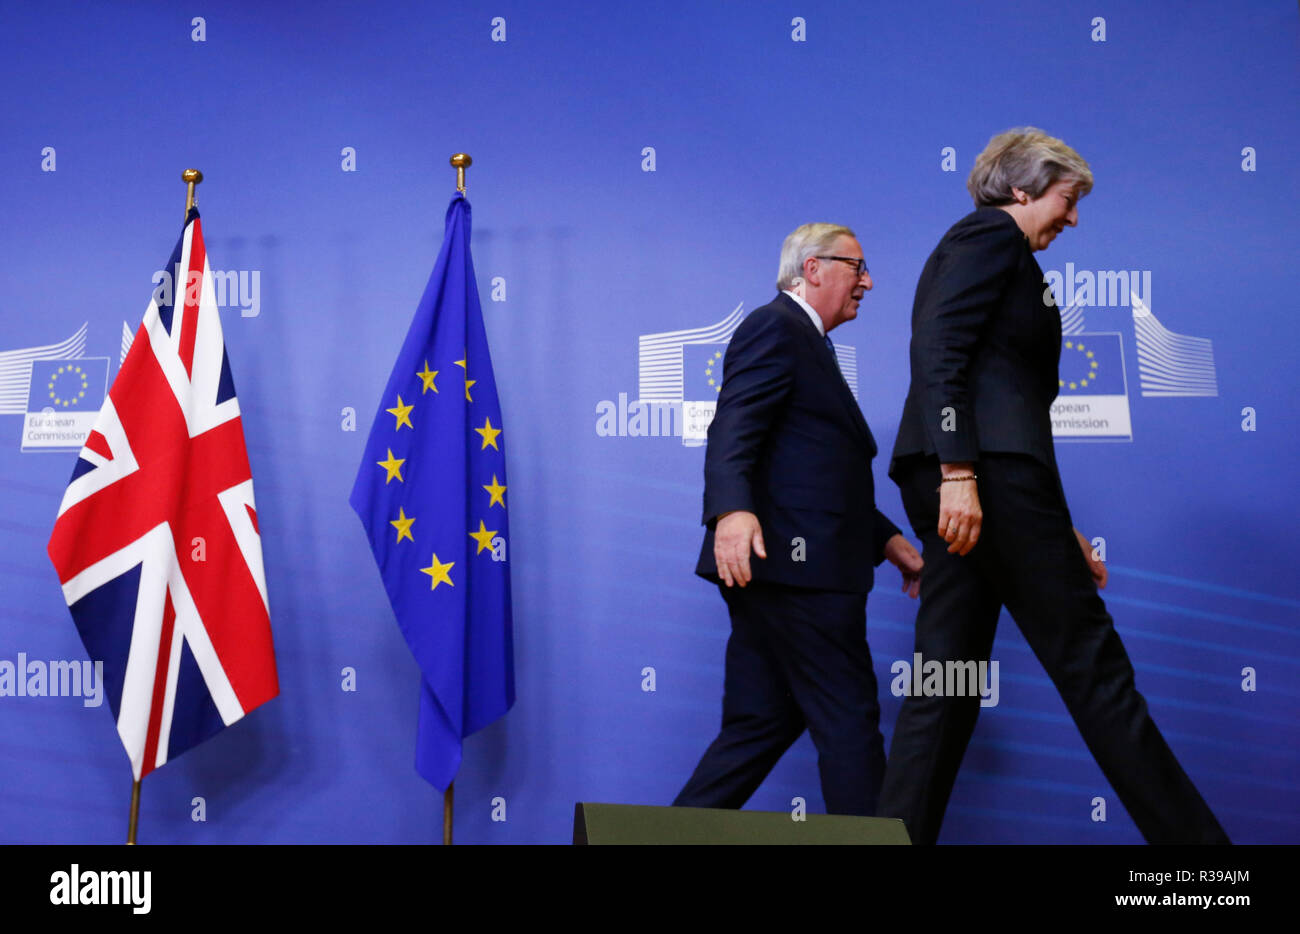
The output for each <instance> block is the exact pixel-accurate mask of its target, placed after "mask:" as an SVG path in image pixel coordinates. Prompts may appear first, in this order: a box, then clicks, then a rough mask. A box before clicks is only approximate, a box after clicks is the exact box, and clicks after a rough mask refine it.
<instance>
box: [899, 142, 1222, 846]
mask: <svg viewBox="0 0 1300 934" xmlns="http://www.w3.org/2000/svg"><path fill="white" fill-rule="evenodd" d="M968 187H969V188H970V191H971V194H972V196H973V197H974V199H975V203H976V207H977V210H975V211H974V212H973V213H971V214H968V215H967V216H966V217H964V218H962V219H961V220H960V221H958V222H957V223H956V224H954V225H953V226H952V228H951V229H950V230H949V231H948V232H947V233H946V234H945V235H944V237H943V239H942V240H940V241H939V245H938V246H937V247H935V250H934V252H933V253H932V254H931V255H930V258H929V259H928V260H927V262H926V264H925V268H924V269H923V270H922V271H921V278H920V281H919V282H918V283H917V287H916V301H915V303H914V305H913V308H912V343H911V370H912V382H911V388H910V390H909V391H908V395H907V401H906V403H905V404H904V407H903V416H902V420H901V422H900V424H899V428H898V441H897V443H896V445H895V447H894V456H893V459H892V461H891V463H890V470H889V473H890V476H891V477H892V478H893V479H894V480H895V481H896V482H897V483H898V485H899V488H900V491H901V493H902V497H903V507H904V508H905V509H906V510H907V515H908V519H909V520H910V521H911V523H912V528H913V530H914V531H915V532H916V534H917V535H918V536H919V537H920V538H921V542H922V545H923V547H924V552H923V554H924V558H925V577H924V579H923V581H922V583H921V606H920V609H919V611H918V612H917V618H916V651H917V652H919V653H920V654H921V656H922V658H923V659H924V660H926V661H927V662H928V661H936V662H939V663H941V664H947V663H948V662H976V663H979V662H982V661H986V660H987V659H988V657H989V653H990V651H991V650H992V646H993V635H994V631H995V629H996V627H997V621H998V615H999V613H1000V612H1001V609H1002V607H1003V606H1005V607H1006V608H1007V609H1008V611H1009V612H1010V613H1011V616H1012V617H1013V618H1014V619H1015V621H1016V624H1017V625H1018V626H1019V627H1020V630H1021V632H1023V633H1024V636H1025V641H1026V642H1028V643H1029V646H1030V648H1032V649H1033V651H1034V654H1035V655H1036V656H1037V657H1038V659H1039V661H1041V662H1042V664H1043V667H1044V668H1045V669H1046V670H1047V673H1048V674H1049V675H1050V676H1051V678H1052V681H1053V683H1054V684H1055V685H1056V687H1057V689H1058V690H1059V691H1060V693H1061V699H1062V700H1063V701H1064V702H1065V705H1066V707H1067V708H1068V709H1069V711H1070V715H1071V716H1072V717H1073V718H1074V722H1075V724H1076V725H1077V726H1078V728H1079V732H1080V734H1081V735H1082V737H1083V740H1084V742H1085V743H1086V744H1087V746H1088V748H1089V750H1091V752H1092V754H1093V756H1094V757H1095V758H1096V760H1097V764H1098V765H1099V766H1100V767H1101V769H1102V771H1103V773H1105V775H1106V778H1107V779H1108V780H1109V781H1110V783H1111V786H1112V787H1113V788H1114V789H1115V792H1116V794H1117V795H1118V796H1119V798H1120V800H1121V801H1122V802H1123V803H1124V806H1125V807H1126V808H1127V809H1128V812H1129V814H1130V815H1131V816H1132V818H1133V820H1134V822H1135V823H1136V824H1137V826H1138V828H1139V829H1140V830H1141V831H1142V833H1143V835H1144V836H1145V837H1146V839H1147V840H1148V842H1151V843H1227V842H1228V838H1227V836H1226V835H1225V834H1224V832H1223V829H1222V828H1221V827H1220V826H1219V823H1218V821H1217V820H1216V819H1215V817H1214V815H1213V814H1212V813H1211V812H1210V809H1209V808H1208V807H1207V806H1206V804H1205V801H1204V800H1203V799H1202V798H1201V796H1200V794H1199V792H1197V790H1196V788H1195V786H1193V784H1192V782H1191V781H1190V780H1189V779H1188V777H1187V775H1186V774H1185V773H1184V772H1183V769H1182V767H1181V766H1180V765H1179V764H1178V760H1177V759H1176V758H1175V757H1174V754H1173V752H1171V751H1170V749H1169V746H1168V744H1167V743H1166V742H1165V740H1164V737H1162V736H1161V734H1160V730H1159V729H1158V728H1157V727H1156V724H1155V722H1154V721H1153V720H1152V718H1151V715H1150V713H1149V712H1148V710H1147V705H1146V701H1145V700H1144V699H1143V697H1142V695H1141V694H1140V693H1138V690H1137V688H1136V686H1135V683H1134V673H1133V666H1132V664H1131V662H1130V661H1129V658H1128V654H1127V652H1126V651H1125V650H1124V645H1123V643H1121V642H1120V638H1119V635H1118V634H1117V633H1116V632H1115V625H1114V622H1113V620H1112V619H1111V617H1110V614H1109V613H1107V612H1106V607H1105V604H1104V603H1103V602H1102V600H1101V596H1100V595H1099V594H1098V589H1099V588H1100V587H1104V586H1105V585H1106V568H1105V565H1104V564H1103V563H1102V562H1101V561H1100V560H1098V558H1097V556H1096V555H1094V554H1093V553H1092V545H1091V544H1090V543H1089V541H1088V539H1087V538H1085V537H1084V536H1083V535H1081V534H1080V533H1079V532H1078V530H1077V529H1075V528H1074V527H1073V523H1072V520H1071V518H1070V511H1069V508H1068V507H1067V506H1066V501H1065V493H1064V492H1063V490H1062V487H1061V478H1060V473H1059V471H1058V469H1057V464H1056V454H1055V447H1054V445H1053V441H1052V424H1051V405H1052V400H1053V399H1055V398H1056V394H1057V389H1058V387H1059V385H1060V384H1059V376H1058V363H1059V358H1060V353H1061V319H1060V313H1059V312H1058V310H1057V308H1056V304H1055V302H1054V301H1052V299H1051V293H1050V292H1048V291H1046V290H1045V286H1044V280H1043V271H1042V269H1041V268H1040V267H1039V265H1038V262H1037V261H1036V260H1035V259H1034V256H1033V254H1034V252H1036V251H1038V250H1044V249H1046V248H1047V247H1048V246H1049V245H1050V244H1051V242H1052V241H1053V240H1054V239H1055V238H1056V236H1057V235H1058V234H1060V233H1061V232H1062V231H1063V230H1064V229H1065V228H1066V227H1073V226H1075V225H1076V224H1077V223H1078V208H1077V202H1078V200H1079V198H1081V197H1082V196H1083V195H1086V194H1087V193H1088V191H1089V190H1090V189H1091V188H1092V172H1091V170H1090V169H1089V167H1088V164H1087V163H1086V162H1084V161H1083V159H1082V158H1080V156H1079V154H1078V153H1076V152H1075V151H1074V150H1073V149H1071V148H1070V147H1069V146H1067V145H1066V144H1065V143H1063V142H1062V141H1061V140H1059V139H1055V138H1053V137H1050V136H1048V135H1047V134H1045V133H1043V132H1042V131H1041V130H1036V129H1034V128H1032V127H1029V128H1021V129H1016V130H1011V131H1008V132H1006V133H1002V134H999V135H998V136H995V137H994V138H993V139H992V140H991V141H990V143H989V145H988V148H987V149H985V150H984V152H983V153H981V154H980V156H979V158H978V159H977V160H976V163H975V168H974V170H973V171H972V172H971V176H970V180H969V182H968ZM979 701H980V698H979V697H978V696H972V695H969V694H968V695H965V696H957V697H944V696H922V695H913V696H909V697H908V698H907V699H906V700H904V702H903V708H902V710H901V711H900V713H899V716H898V723H897V724H896V726H895V729H894V738H893V742H892V744H891V746H890V752H889V769H888V773H887V775H886V777H885V785H884V789H883V791H882V793H881V798H880V813H881V815H883V816H886V817H899V818H902V819H903V821H904V823H905V824H906V825H907V829H908V831H909V833H910V834H911V837H912V842H913V843H934V842H935V841H936V840H937V838H938V835H939V828H940V825H941V823H942V821H943V814H944V810H945V809H946V807H947V803H948V796H949V793H950V792H951V790H952V786H953V782H954V780H955V779H956V777H957V770H958V768H959V767H960V765H961V760H962V756H963V754H964V752H965V750H966V744H967V742H968V741H969V739H970V736H971V732H972V731H973V730H974V727H975V720H976V717H977V716H978V714H979V709H980V708H979Z"/></svg>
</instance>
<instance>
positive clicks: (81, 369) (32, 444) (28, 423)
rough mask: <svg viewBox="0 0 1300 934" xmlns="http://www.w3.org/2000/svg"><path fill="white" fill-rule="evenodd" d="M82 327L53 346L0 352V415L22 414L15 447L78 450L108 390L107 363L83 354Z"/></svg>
mask: <svg viewBox="0 0 1300 934" xmlns="http://www.w3.org/2000/svg"><path fill="white" fill-rule="evenodd" d="M87 326H88V325H87V324H82V326H81V327H80V328H79V329H78V330H77V332H76V333H74V334H73V335H72V336H71V337H69V338H68V339H67V340H65V341H61V342H59V343H57V344H45V345H42V346H40V347H24V348H21V349H18V350H6V351H3V352H0V415H21V416H22V417H23V427H22V437H21V440H20V442H19V449H20V450H22V451H24V452H28V453H30V452H39V451H79V450H81V448H82V446H83V445H84V444H85V443H86V438H87V436H88V435H89V434H90V431H91V429H92V428H94V426H95V419H97V418H98V417H99V410H100V409H101V408H103V405H104V399H105V397H106V396H107V394H108V364H109V358H108V357H87V356H85V352H86V329H87ZM126 337H127V338H128V339H129V333H128V334H127V335H126ZM123 351H124V353H123V355H124V356H125V346H124V348H123Z"/></svg>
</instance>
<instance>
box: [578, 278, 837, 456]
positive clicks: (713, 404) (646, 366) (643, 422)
mask: <svg viewBox="0 0 1300 934" xmlns="http://www.w3.org/2000/svg"><path fill="white" fill-rule="evenodd" d="M744 307H745V306H744V302H741V303H740V304H738V305H737V306H736V307H735V308H733V309H732V311H731V314H729V315H727V316H726V317H725V318H723V319H722V320H721V321H718V322H716V323H714V324H710V325H708V326H706V327H701V328H690V329H687V330H682V331H663V332H661V333H658V334H642V335H641V336H640V337H639V338H638V339H637V342H638V355H637V363H638V374H637V376H638V378H637V390H638V392H637V398H636V399H634V400H632V401H630V402H629V401H628V397H627V393H622V392H621V393H619V394H618V400H617V401H614V400H611V399H604V400H601V401H600V402H599V403H597V405H596V434H597V435H599V436H601V437H663V436H672V437H680V438H681V439H682V444H683V445H685V446H686V447H699V446H700V445H702V444H704V442H705V440H706V439H707V437H708V432H709V424H710V422H712V421H713V414H714V412H716V411H717V408H718V394H719V393H720V392H721V391H722V363H723V359H724V358H725V357H726V352H727V344H728V342H730V340H731V336H732V335H733V334H735V333H736V328H738V327H739V326H740V322H741V321H742V320H744V317H745V311H744ZM835 356H836V357H837V358H838V359H839V363H840V371H841V372H842V373H843V374H844V379H845V381H846V382H848V384H849V389H851V390H852V391H853V397H854V398H855V399H856V398H857V397H858V351H857V348H856V347H850V346H848V345H847V344H836V345H835Z"/></svg>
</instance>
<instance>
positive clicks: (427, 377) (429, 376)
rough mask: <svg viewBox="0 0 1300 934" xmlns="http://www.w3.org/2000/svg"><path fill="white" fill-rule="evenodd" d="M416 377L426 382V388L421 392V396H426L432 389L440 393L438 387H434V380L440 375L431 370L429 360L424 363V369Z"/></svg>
mask: <svg viewBox="0 0 1300 934" xmlns="http://www.w3.org/2000/svg"><path fill="white" fill-rule="evenodd" d="M415 375H416V376H418V377H420V379H422V380H424V388H423V389H421V390H420V395H424V394H425V393H426V392H428V391H429V390H430V389H432V390H433V391H434V392H437V391H438V387H437V386H435V385H433V378H434V377H435V376H437V375H438V371H437V370H431V369H429V361H428V360H425V361H424V369H423V370H420V371H419V372H418V373H416V374H415Z"/></svg>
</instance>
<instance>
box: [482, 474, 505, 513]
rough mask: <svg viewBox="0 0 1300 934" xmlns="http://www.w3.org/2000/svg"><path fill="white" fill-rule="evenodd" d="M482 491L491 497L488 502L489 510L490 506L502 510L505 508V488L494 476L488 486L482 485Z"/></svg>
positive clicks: (494, 475)
mask: <svg viewBox="0 0 1300 934" xmlns="http://www.w3.org/2000/svg"><path fill="white" fill-rule="evenodd" d="M483 489H485V490H487V491H488V496H490V497H492V498H491V499H489V500H488V507H489V508H491V507H492V506H500V507H501V508H502V509H505V508H506V498H505V492H506V488H505V487H504V486H503V485H502V484H501V483H500V482H499V481H498V480H497V475H496V474H493V475H492V482H491V483H490V484H484V485H483Z"/></svg>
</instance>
